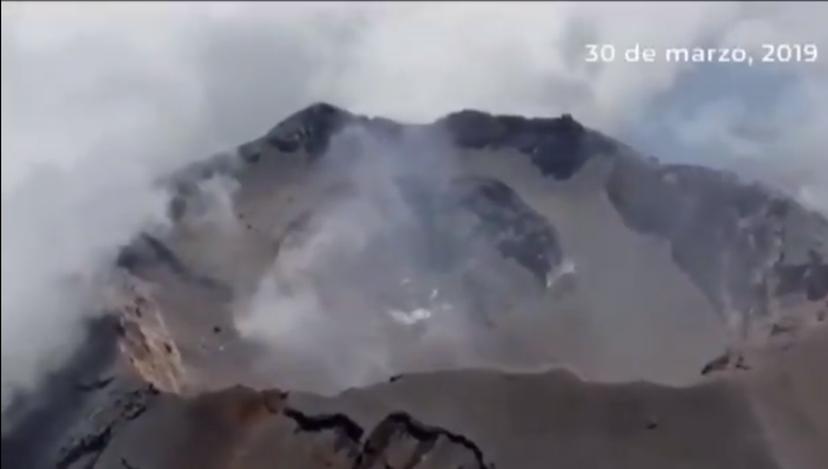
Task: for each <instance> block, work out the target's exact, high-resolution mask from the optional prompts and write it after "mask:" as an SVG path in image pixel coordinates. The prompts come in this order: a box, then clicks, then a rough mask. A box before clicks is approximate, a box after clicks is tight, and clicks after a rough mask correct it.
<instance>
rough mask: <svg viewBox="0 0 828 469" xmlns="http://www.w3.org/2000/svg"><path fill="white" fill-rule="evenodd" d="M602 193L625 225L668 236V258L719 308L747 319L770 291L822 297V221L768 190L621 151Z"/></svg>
mask: <svg viewBox="0 0 828 469" xmlns="http://www.w3.org/2000/svg"><path fill="white" fill-rule="evenodd" d="M606 191H607V195H608V197H609V200H610V201H611V202H612V204H613V205H614V207H615V208H616V210H617V211H618V212H619V214H620V215H621V216H622V218H623V219H624V221H625V222H626V223H627V224H628V225H629V226H630V227H632V228H633V229H635V230H637V231H641V232H643V233H647V234H651V235H654V236H657V237H660V238H664V239H666V240H668V241H669V242H670V245H671V250H672V255H673V259H674V260H675V262H676V263H677V264H678V265H679V267H681V268H682V269H683V270H684V271H685V272H686V273H687V274H688V275H689V276H690V278H691V279H693V281H694V283H696V285H698V286H699V287H700V288H701V289H702V291H703V292H704V293H705V294H706V295H707V296H708V298H709V299H710V301H711V302H712V303H713V304H714V306H715V307H716V309H717V310H718V311H720V312H721V313H722V314H731V313H737V314H740V315H743V316H744V317H745V318H747V319H748V320H749V319H750V318H753V317H757V316H758V317H763V316H766V315H767V314H768V312H769V308H770V307H771V300H772V298H773V297H774V296H782V295H789V294H792V293H801V294H804V295H806V296H807V298H808V299H809V300H811V301H817V300H820V299H822V298H824V297H825V296H826V295H828V284H826V278H828V274H826V267H825V264H824V262H823V260H822V259H823V254H821V253H823V252H825V249H826V246H825V245H824V244H823V242H824V240H828V221H826V220H825V218H823V217H822V216H821V215H819V214H817V213H813V212H808V211H806V210H804V209H803V208H802V207H800V206H798V205H797V204H796V203H795V202H793V201H792V200H790V199H788V198H786V197H784V196H782V195H780V194H776V193H775V192H774V191H772V190H770V189H769V188H766V187H764V186H762V185H760V184H757V183H745V182H742V181H740V180H739V179H738V178H737V177H736V176H735V175H733V174H730V173H725V172H721V171H716V170H712V169H708V168H703V167H699V166H691V165H661V164H659V163H657V162H654V161H650V160H644V159H639V158H632V157H621V158H618V159H616V160H615V165H614V169H613V171H612V173H611V175H610V177H609V179H608V180H607V184H606ZM802 226H808V227H809V229H808V231H807V233H803V230H802ZM803 253H808V254H807V255H803ZM774 285H775V286H776V287H774Z"/></svg>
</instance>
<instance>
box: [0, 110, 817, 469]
mask: <svg viewBox="0 0 828 469" xmlns="http://www.w3.org/2000/svg"><path fill="white" fill-rule="evenodd" d="M166 183H167V184H168V185H169V187H170V188H171V191H172V193H173V195H174V196H173V198H172V201H171V204H170V216H171V218H172V219H173V221H174V223H173V225H172V228H170V229H165V230H163V231H158V232H152V233H144V234H141V235H140V236H138V237H137V238H136V239H135V241H134V242H133V243H132V244H131V245H129V246H126V247H125V248H124V249H123V251H122V252H121V254H120V256H119V257H118V261H117V266H116V267H115V268H114V269H113V270H114V272H113V275H114V276H116V277H117V282H115V285H116V288H115V289H114V291H113V292H112V295H110V296H111V301H110V303H109V304H107V305H102V308H103V307H106V308H107V309H109V310H112V311H113V314H112V315H111V316H106V319H104V320H102V321H101V322H99V323H97V324H98V325H97V326H96V328H97V329H94V332H92V333H91V334H92V336H91V337H93V338H94V340H91V341H89V343H88V344H87V345H86V346H85V348H84V350H81V352H79V354H78V356H77V357H76V358H75V359H73V360H72V361H71V365H70V366H69V367H67V369H66V370H64V371H63V372H61V373H59V374H57V375H55V376H54V377H53V378H52V379H50V380H49V381H47V382H46V383H44V386H43V388H42V389H41V390H40V391H39V392H38V393H36V394H33V395H30V396H23V397H21V398H20V399H19V400H18V403H17V405H16V407H15V408H17V409H19V410H18V412H17V413H18V415H17V416H15V418H14V419H13V421H14V428H13V430H12V431H9V432H8V433H7V432H6V431H5V430H4V434H5V435H4V441H3V465H4V466H6V465H8V466H9V467H33V468H37V467H54V466H55V465H57V466H58V467H72V468H76V467H94V468H98V469H100V468H110V467H111V468H116V467H121V468H132V467H134V468H145V467H148V468H178V467H193V468H196V467H197V468H211V467H215V468H241V467H245V468H247V467H250V468H257V467H262V468H264V467H269V468H275V467H355V468H369V467H378V468H389V467H391V468H397V467H400V468H402V467H409V468H411V467H417V468H419V467H423V468H425V467H434V468H438V467H440V468H443V467H446V468H447V467H467V468H471V467H498V468H504V467H518V468H531V467H558V466H560V467H570V466H577V467H596V468H598V467H631V468H632V467H635V468H647V467H665V466H668V467H688V468H690V467H704V468H714V467H723V468H724V467H727V468H732V467H746V468H747V467H750V468H764V467H767V468H775V467H785V468H787V467H791V468H809V467H813V468H818V467H821V464H822V463H824V462H825V461H826V460H828V455H826V454H825V452H824V449H823V448H822V447H821V445H820V443H819V442H820V441H824V440H825V439H827V438H828V428H826V425H828V413H826V408H825V406H824V404H823V403H822V402H821V400H820V399H819V398H818V397H817V396H820V395H826V394H828V383H826V382H825V380H824V379H823V378H822V377H821V376H822V375H820V374H819V373H817V371H818V370H819V369H820V366H821V365H822V366H824V363H821V361H820V360H821V358H820V357H821V356H825V355H824V354H825V352H826V349H825V344H826V341H827V340H828V339H826V336H825V330H824V327H823V326H822V322H823V321H824V319H825V315H826V310H827V309H828V265H826V263H825V259H826V257H827V256H828V246H826V242H828V222H826V220H825V218H824V217H823V216H821V215H820V214H817V213H813V212H809V211H808V210H806V209H805V208H803V207H801V206H800V205H799V204H797V203H796V202H795V201H794V200H792V199H790V198H788V197H786V196H785V195H784V194H779V193H776V192H775V191H773V190H771V189H769V188H767V187H765V186H762V185H760V184H757V183H750V182H745V181H741V180H739V179H738V178H736V177H735V176H733V175H730V174H725V173H721V172H718V171H714V170H710V169H706V168H701V167H693V166H688V165H670V164H662V163H659V162H658V161H655V160H653V159H648V158H644V157H642V156H640V155H638V154H636V153H635V152H634V151H633V150H632V149H630V148H627V147H625V146H624V145H622V144H620V143H618V142H615V141H613V140H612V139H610V138H608V137H605V136H603V135H601V134H599V133H597V132H595V131H592V130H590V129H587V128H585V127H584V126H582V125H581V124H580V123H578V122H577V121H575V120H574V119H572V118H571V117H570V116H563V117H561V118H554V119H552V118H543V119H541V118H538V119H529V118H523V117H518V116H493V115H489V114H486V113H482V112H477V111H461V112H458V113H454V114H450V115H448V116H446V117H444V118H442V119H439V120H437V121H436V122H434V123H432V124H427V125H409V124H400V123H397V122H393V121H390V120H386V119H383V118H367V117H363V116H357V115H354V114H351V113H349V112H347V111H344V110H342V109H338V108H336V107H333V106H330V105H327V104H317V105H314V106H311V107H309V108H307V109H305V110H302V111H300V112H298V113H296V114H294V115H292V116H290V117H289V118H288V119H286V120H285V121H283V122H282V123H280V124H279V125H277V126H276V127H274V128H273V129H272V130H270V131H269V132H267V133H266V135H264V136H263V137H262V138H260V139H257V140H254V141H252V142H250V143H247V144H244V145H242V146H241V147H239V149H238V152H237V154H232V155H222V156H218V157H215V158H213V159H211V160H208V161H205V162H204V163H201V164H199V165H196V166H193V167H188V168H184V169H182V171H180V172H179V173H177V174H174V175H171V177H170V178H169V180H168V181H166ZM115 344H117V347H115ZM96 347H97V348H96ZM559 367H569V368H571V369H573V370H576V371H577V376H576V375H575V374H572V373H570V372H564V371H550V370H551V369H553V368H559ZM723 370H727V372H726V373H716V371H723ZM645 381H646V382H645ZM78 382H81V383H82V385H80V386H79V387H78V386H77V383H78ZM648 382H650V383H652V384H650V383H648ZM72 383H75V384H72ZM254 389H262V390H265V391H254ZM280 390H290V392H289V393H284V392H282V391H280ZM44 425H46V426H48V427H49V430H48V432H44V431H43V430H40V428H43V427H44Z"/></svg>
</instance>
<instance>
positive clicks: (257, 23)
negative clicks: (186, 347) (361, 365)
mask: <svg viewBox="0 0 828 469" xmlns="http://www.w3.org/2000/svg"><path fill="white" fill-rule="evenodd" d="M826 8H827V7H826V5H824V4H822V5H821V4H807V5H806V4H791V3H785V4H773V5H769V4H759V5H744V4H732V3H725V4H719V3H716V4H713V3H705V4H698V5H690V4H669V5H667V4H665V5H638V4H635V5H630V4H622V5H616V4H588V5H577V4H564V3H560V4H558V3H556V4H531V5H529V4H523V5H517V4H508V5H506V4H502V5H467V4H464V5H456V4H448V5H436V4H427V5H420V4H411V5H370V4H359V5H350V4H320V5H317V4H313V5H299V4H287V5H275V4H272V5H271V4H264V3H256V4H224V3H209V4H200V5H189V4H153V5H139V4H117V5H116V4H96V5H91V4H88V5H83V4H68V5H63V4H61V5H58V4H22V3H15V4H10V3H4V4H3V6H2V11H3V19H2V21H3V28H2V133H3V141H2V154H3V158H2V178H3V179H2V197H3V202H2V203H3V214H2V218H3V219H2V223H3V242H2V259H3V261H2V268H3V278H2V292H3V293H2V297H3V300H2V301H3V302H2V321H3V324H2V325H3V327H2V329H3V353H2V357H3V358H2V360H3V389H4V400H5V399H6V389H7V385H9V384H12V383H14V384H18V385H30V384H31V383H33V382H34V380H36V378H37V377H38V376H39V375H40V374H41V373H42V371H43V370H45V369H48V368H49V367H50V366H51V365H50V364H54V363H56V362H57V361H59V360H58V359H57V358H56V357H57V356H59V354H57V353H56V351H58V350H60V349H61V348H62V347H69V346H71V345H72V343H73V342H74V338H73V337H72V335H73V334H71V333H69V332H67V331H72V326H73V325H76V324H78V318H81V317H85V316H87V315H89V314H92V313H93V311H94V309H95V308H92V307H90V304H89V302H88V301H87V300H86V299H84V295H78V294H77V291H78V290H77V289H76V288H75V287H65V286H62V285H65V284H64V283H63V282H64V281H63V279H64V278H65V277H66V276H71V275H75V276H76V278H82V279H83V278H95V277H96V275H97V274H96V272H97V271H98V269H99V268H100V267H101V266H103V265H106V263H107V262H108V260H109V259H111V256H112V255H113V253H114V251H116V250H117V248H118V246H120V245H122V244H123V243H125V242H126V241H127V240H128V239H129V238H130V237H131V236H132V235H133V234H134V233H135V232H136V231H137V230H138V229H140V228H141V227H144V226H147V224H148V223H149V224H152V223H160V222H163V219H164V217H163V212H162V211H161V210H162V208H163V206H164V200H165V197H166V195H165V194H164V192H163V191H160V192H159V190H158V189H156V186H155V185H154V183H155V181H156V180H157V179H158V177H160V176H162V175H165V174H167V173H169V171H171V170H172V169H174V168H176V167H179V166H181V165H183V164H185V163H187V162H190V161H195V160H196V159H198V158H201V157H203V156H207V155H209V154H211V153H212V152H214V151H216V150H219V149H223V148H228V147H231V146H232V145H235V144H238V143H240V142H243V141H245V140H248V139H251V138H253V137H256V136H258V135H259V134H261V133H262V132H263V131H264V130H265V129H267V128H269V127H271V126H272V125H273V124H274V123H275V122H277V121H278V120H280V119H281V118H282V117H284V116H285V115H286V114H288V113H289V112H292V111H294V110H296V109H299V108H301V107H303V106H305V105H306V104H308V103H309V102H311V101H320V100H329V101H332V102H335V103H338V104H340V105H342V106H344V107H348V108H351V109H352V110H354V111H356V112H367V113H371V114H386V115H388V116H389V117H396V118H401V119H405V120H418V121H419V120H430V119H432V118H434V117H436V116H439V115H441V114H443V113H445V112H448V111H452V110H456V109H459V108H464V107H471V108H481V109H486V110H492V111H498V112H513V113H524V114H535V115H555V114H559V113H561V112H567V111H568V112H572V113H574V115H575V116H576V117H577V118H579V119H581V120H583V121H584V122H585V123H586V124H588V125H590V126H593V127H598V128H600V129H601V130H604V131H607V132H608V133H613V134H615V135H617V136H619V137H621V138H622V139H628V140H630V141H631V142H632V143H634V144H637V145H639V146H640V147H641V148H642V149H643V150H644V151H646V152H650V153H655V154H657V155H658V156H659V157H662V158H665V159H669V158H674V159H681V160H685V161H704V162H705V163H712V164H716V165H720V166H731V167H737V168H740V169H748V168H749V169H751V171H752V174H755V175H756V176H758V177H763V178H766V179H770V180H772V181H774V182H775V183H777V184H779V185H782V186H784V187H785V188H786V189H787V190H789V191H791V192H792V193H796V194H798V195H799V196H801V198H802V199H803V200H804V201H806V202H809V203H811V204H812V205H814V206H818V207H819V206H821V207H823V208H825V203H826V202H825V201H826V200H828V194H826V189H825V188H826V187H828V181H826V176H825V175H828V168H826V160H825V157H824V151H823V148H824V141H825V140H824V129H825V128H826V127H828V111H826V109H828V106H826V96H827V95H828V91H826V88H825V85H824V83H826V82H828V67H826V65H825V64H826V62H825V60H820V61H819V63H817V64H793V63H791V64H783V65H780V66H778V67H767V68H765V67H758V66H757V67H753V68H751V69H740V70H741V71H740V72H733V70H735V69H733V68H727V67H724V68H722V67H712V66H710V65H704V64H702V65H692V66H691V65H687V66H682V65H676V64H652V66H643V65H641V64H629V65H624V64H611V65H601V66H587V64H585V63H584V62H583V55H582V54H583V44H584V43H585V42H596V43H613V44H615V45H617V46H618V47H623V46H624V45H626V44H630V43H634V42H641V43H646V44H649V45H651V46H653V47H657V46H667V45H683V46H694V45H701V44H707V45H711V46H715V45H718V44H733V43H745V44H746V46H747V45H751V46H753V47H756V46H757V45H758V44H761V43H762V42H777V43H779V42H786V43H806V42H808V43H816V44H818V45H819V46H820V47H821V49H822V51H823V55H824V53H826V52H825V51H828V33H826V30H825V28H824V20H825V18H826V17H828V10H827V9H826ZM654 17H658V18H659V20H658V21H655V22H654V21H653V18H654ZM748 43H750V44H748ZM714 68H715V70H716V73H713V72H714ZM746 90H748V91H749V90H761V92H755V93H749V92H748V91H746ZM710 122H715V123H716V125H715V126H713V125H709V123H710ZM733 155H736V156H738V157H739V158H734V156H733ZM366 200H367V201H370V200H372V199H371V198H368V199H366ZM355 203H356V202H355ZM359 203H367V202H365V201H363V202H359ZM374 208H376V207H371V209H372V210H373V209H374ZM351 209H352V210H360V206H359V204H357V205H356V206H354V207H353V208H351ZM389 210H390V212H391V213H396V212H395V211H394V207H391V208H390V209H389ZM335 220H336V218H335V217H334V218H333V219H332V220H331V221H329V222H328V223H334V222H335ZM378 221H379V220H378ZM318 232H319V233H324V230H321V229H319V230H318ZM345 233H346V235H344V236H347V230H346V231H345ZM319 236H321V238H319V239H318V240H317V242H320V243H323V244H324V242H325V240H324V235H322V234H320V235H319ZM364 241H365V240H361V239H360V238H359V237H358V236H356V237H351V238H347V237H345V238H344V239H343V240H341V241H339V242H347V243H350V244H349V249H359V248H360V246H361V244H360V243H362V242H364ZM296 262H300V263H301V262H306V263H310V265H313V259H299V260H297V261H296ZM274 275H278V273H274ZM77 276H79V277H77ZM263 288H264V289H265V291H266V289H267V288H276V287H263ZM67 295H68V296H67ZM320 301H321V300H320ZM298 306H301V307H303V308H305V309H313V308H315V307H317V305H315V304H305V305H298ZM288 319H289V318H288ZM294 319H295V318H294ZM286 320H287V319H286ZM302 320H314V319H312V316H311V318H309V319H302Z"/></svg>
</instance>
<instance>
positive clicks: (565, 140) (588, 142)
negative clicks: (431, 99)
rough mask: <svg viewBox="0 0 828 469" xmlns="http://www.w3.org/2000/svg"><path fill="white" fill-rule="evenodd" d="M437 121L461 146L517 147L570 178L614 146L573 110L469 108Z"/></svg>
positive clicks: (542, 168)
mask: <svg viewBox="0 0 828 469" xmlns="http://www.w3.org/2000/svg"><path fill="white" fill-rule="evenodd" d="M436 125H438V126H445V127H446V128H447V129H448V131H449V134H450V135H451V136H452V138H453V139H454V142H455V143H456V144H457V145H459V146H461V147H470V148H485V147H495V148H507V147H508V148H514V149H515V150H517V151H519V152H521V153H524V154H527V155H529V156H530V158H531V160H532V163H533V164H535V166H537V167H538V169H539V170H540V171H541V173H542V174H544V175H551V176H553V177H555V178H556V179H569V178H570V177H572V175H573V174H575V173H576V172H578V170H579V169H581V167H582V166H583V165H584V163H585V162H586V161H587V160H588V159H589V158H590V157H591V156H593V155H595V154H596V153H601V152H607V151H611V150H612V147H613V145H612V143H611V142H610V141H609V140H608V139H605V138H603V137H600V136H598V135H596V134H593V133H590V132H589V131H588V130H587V129H585V128H584V127H583V126H582V125H581V124H580V123H578V122H577V121H575V119H573V118H572V116H570V115H569V114H565V115H563V116H561V117H560V118H557V119H546V118H536V119H527V118H525V117H520V116H494V115H491V114H487V113H484V112H480V111H470V110H466V111H461V112H457V113H454V114H449V115H448V116H446V117H445V118H443V119H441V120H439V121H437V123H436Z"/></svg>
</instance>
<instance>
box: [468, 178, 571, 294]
mask: <svg viewBox="0 0 828 469" xmlns="http://www.w3.org/2000/svg"><path fill="white" fill-rule="evenodd" d="M452 191H453V192H454V194H453V197H455V198H456V199H457V201H458V203H459V204H460V205H461V206H462V207H464V208H466V209H468V210H470V211H471V212H473V213H474V214H476V215H477V216H478V217H479V218H480V221H481V225H480V231H481V232H482V234H483V235H484V236H486V237H488V238H489V239H491V240H492V241H493V242H494V243H495V245H496V246H497V248H498V250H499V251H500V252H501V254H503V256H504V257H507V258H512V259H514V260H515V261H517V262H518V263H519V264H521V265H522V266H523V267H525V268H526V269H527V270H529V271H530V272H532V274H533V275H534V276H535V277H536V278H537V279H538V281H539V282H540V283H541V284H542V285H546V282H547V280H548V279H549V275H550V274H551V273H552V271H553V270H554V269H555V268H557V267H558V266H559V265H560V263H561V261H562V259H563V253H562V252H561V247H560V244H559V243H558V239H557V235H556V233H555V229H554V228H553V227H552V225H551V224H550V223H549V222H548V221H547V220H546V219H545V218H544V217H543V216H541V215H539V214H538V213H537V212H535V211H534V210H533V209H532V208H531V207H530V206H529V205H527V204H526V203H525V202H524V201H523V200H521V199H520V197H519V196H518V195H517V194H516V193H515V191H513V190H512V189H511V188H510V187H509V186H507V185H506V184H504V183H502V182H500V181H497V180H494V179H488V178H461V179H457V180H455V181H454V182H453V184H452Z"/></svg>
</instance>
